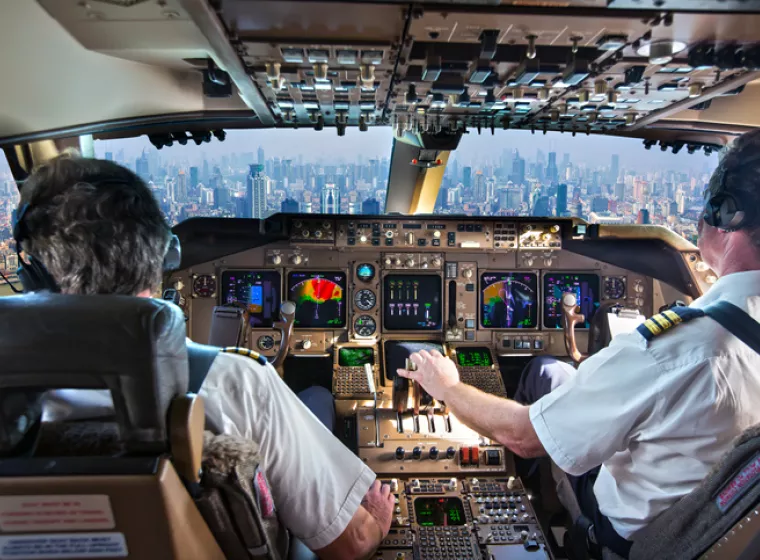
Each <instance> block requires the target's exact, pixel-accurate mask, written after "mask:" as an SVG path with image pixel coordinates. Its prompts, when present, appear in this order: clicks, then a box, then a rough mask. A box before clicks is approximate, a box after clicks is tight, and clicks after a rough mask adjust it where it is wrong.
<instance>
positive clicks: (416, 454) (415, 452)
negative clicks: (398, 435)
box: [412, 447, 422, 461]
mask: <svg viewBox="0 0 760 560" xmlns="http://www.w3.org/2000/svg"><path fill="white" fill-rule="evenodd" d="M412 459H414V460H416V461H419V460H420V459H422V448H421V447H415V448H414V449H412Z"/></svg>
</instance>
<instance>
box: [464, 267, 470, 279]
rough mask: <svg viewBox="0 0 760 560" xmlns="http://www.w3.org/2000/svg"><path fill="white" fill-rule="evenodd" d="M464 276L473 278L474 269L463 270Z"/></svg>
mask: <svg viewBox="0 0 760 560" xmlns="http://www.w3.org/2000/svg"><path fill="white" fill-rule="evenodd" d="M462 276H464V277H465V278H472V269H471V268H465V269H464V270H463V271H462Z"/></svg>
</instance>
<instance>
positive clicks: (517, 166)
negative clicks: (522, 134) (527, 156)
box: [510, 151, 525, 187]
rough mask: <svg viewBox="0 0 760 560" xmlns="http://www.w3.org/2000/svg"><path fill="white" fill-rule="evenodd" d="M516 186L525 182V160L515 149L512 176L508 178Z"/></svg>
mask: <svg viewBox="0 0 760 560" xmlns="http://www.w3.org/2000/svg"><path fill="white" fill-rule="evenodd" d="M510 180H511V181H512V182H513V183H514V184H515V185H517V186H518V187H519V186H520V185H522V184H524V183H525V160H524V159H523V158H521V157H520V155H519V154H518V153H517V151H515V158H514V159H513V160H512V177H511V179H510Z"/></svg>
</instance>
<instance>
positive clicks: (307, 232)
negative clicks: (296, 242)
mask: <svg viewBox="0 0 760 560" xmlns="http://www.w3.org/2000/svg"><path fill="white" fill-rule="evenodd" d="M301 237H304V238H306V237H309V230H308V229H305V230H302V231H301Z"/></svg>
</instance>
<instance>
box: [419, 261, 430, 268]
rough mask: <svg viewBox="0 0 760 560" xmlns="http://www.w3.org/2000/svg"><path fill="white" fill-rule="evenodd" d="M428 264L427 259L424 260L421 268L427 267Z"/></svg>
mask: <svg viewBox="0 0 760 560" xmlns="http://www.w3.org/2000/svg"><path fill="white" fill-rule="evenodd" d="M428 266H429V265H428V263H427V261H423V262H421V263H420V268H427V267H428Z"/></svg>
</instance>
